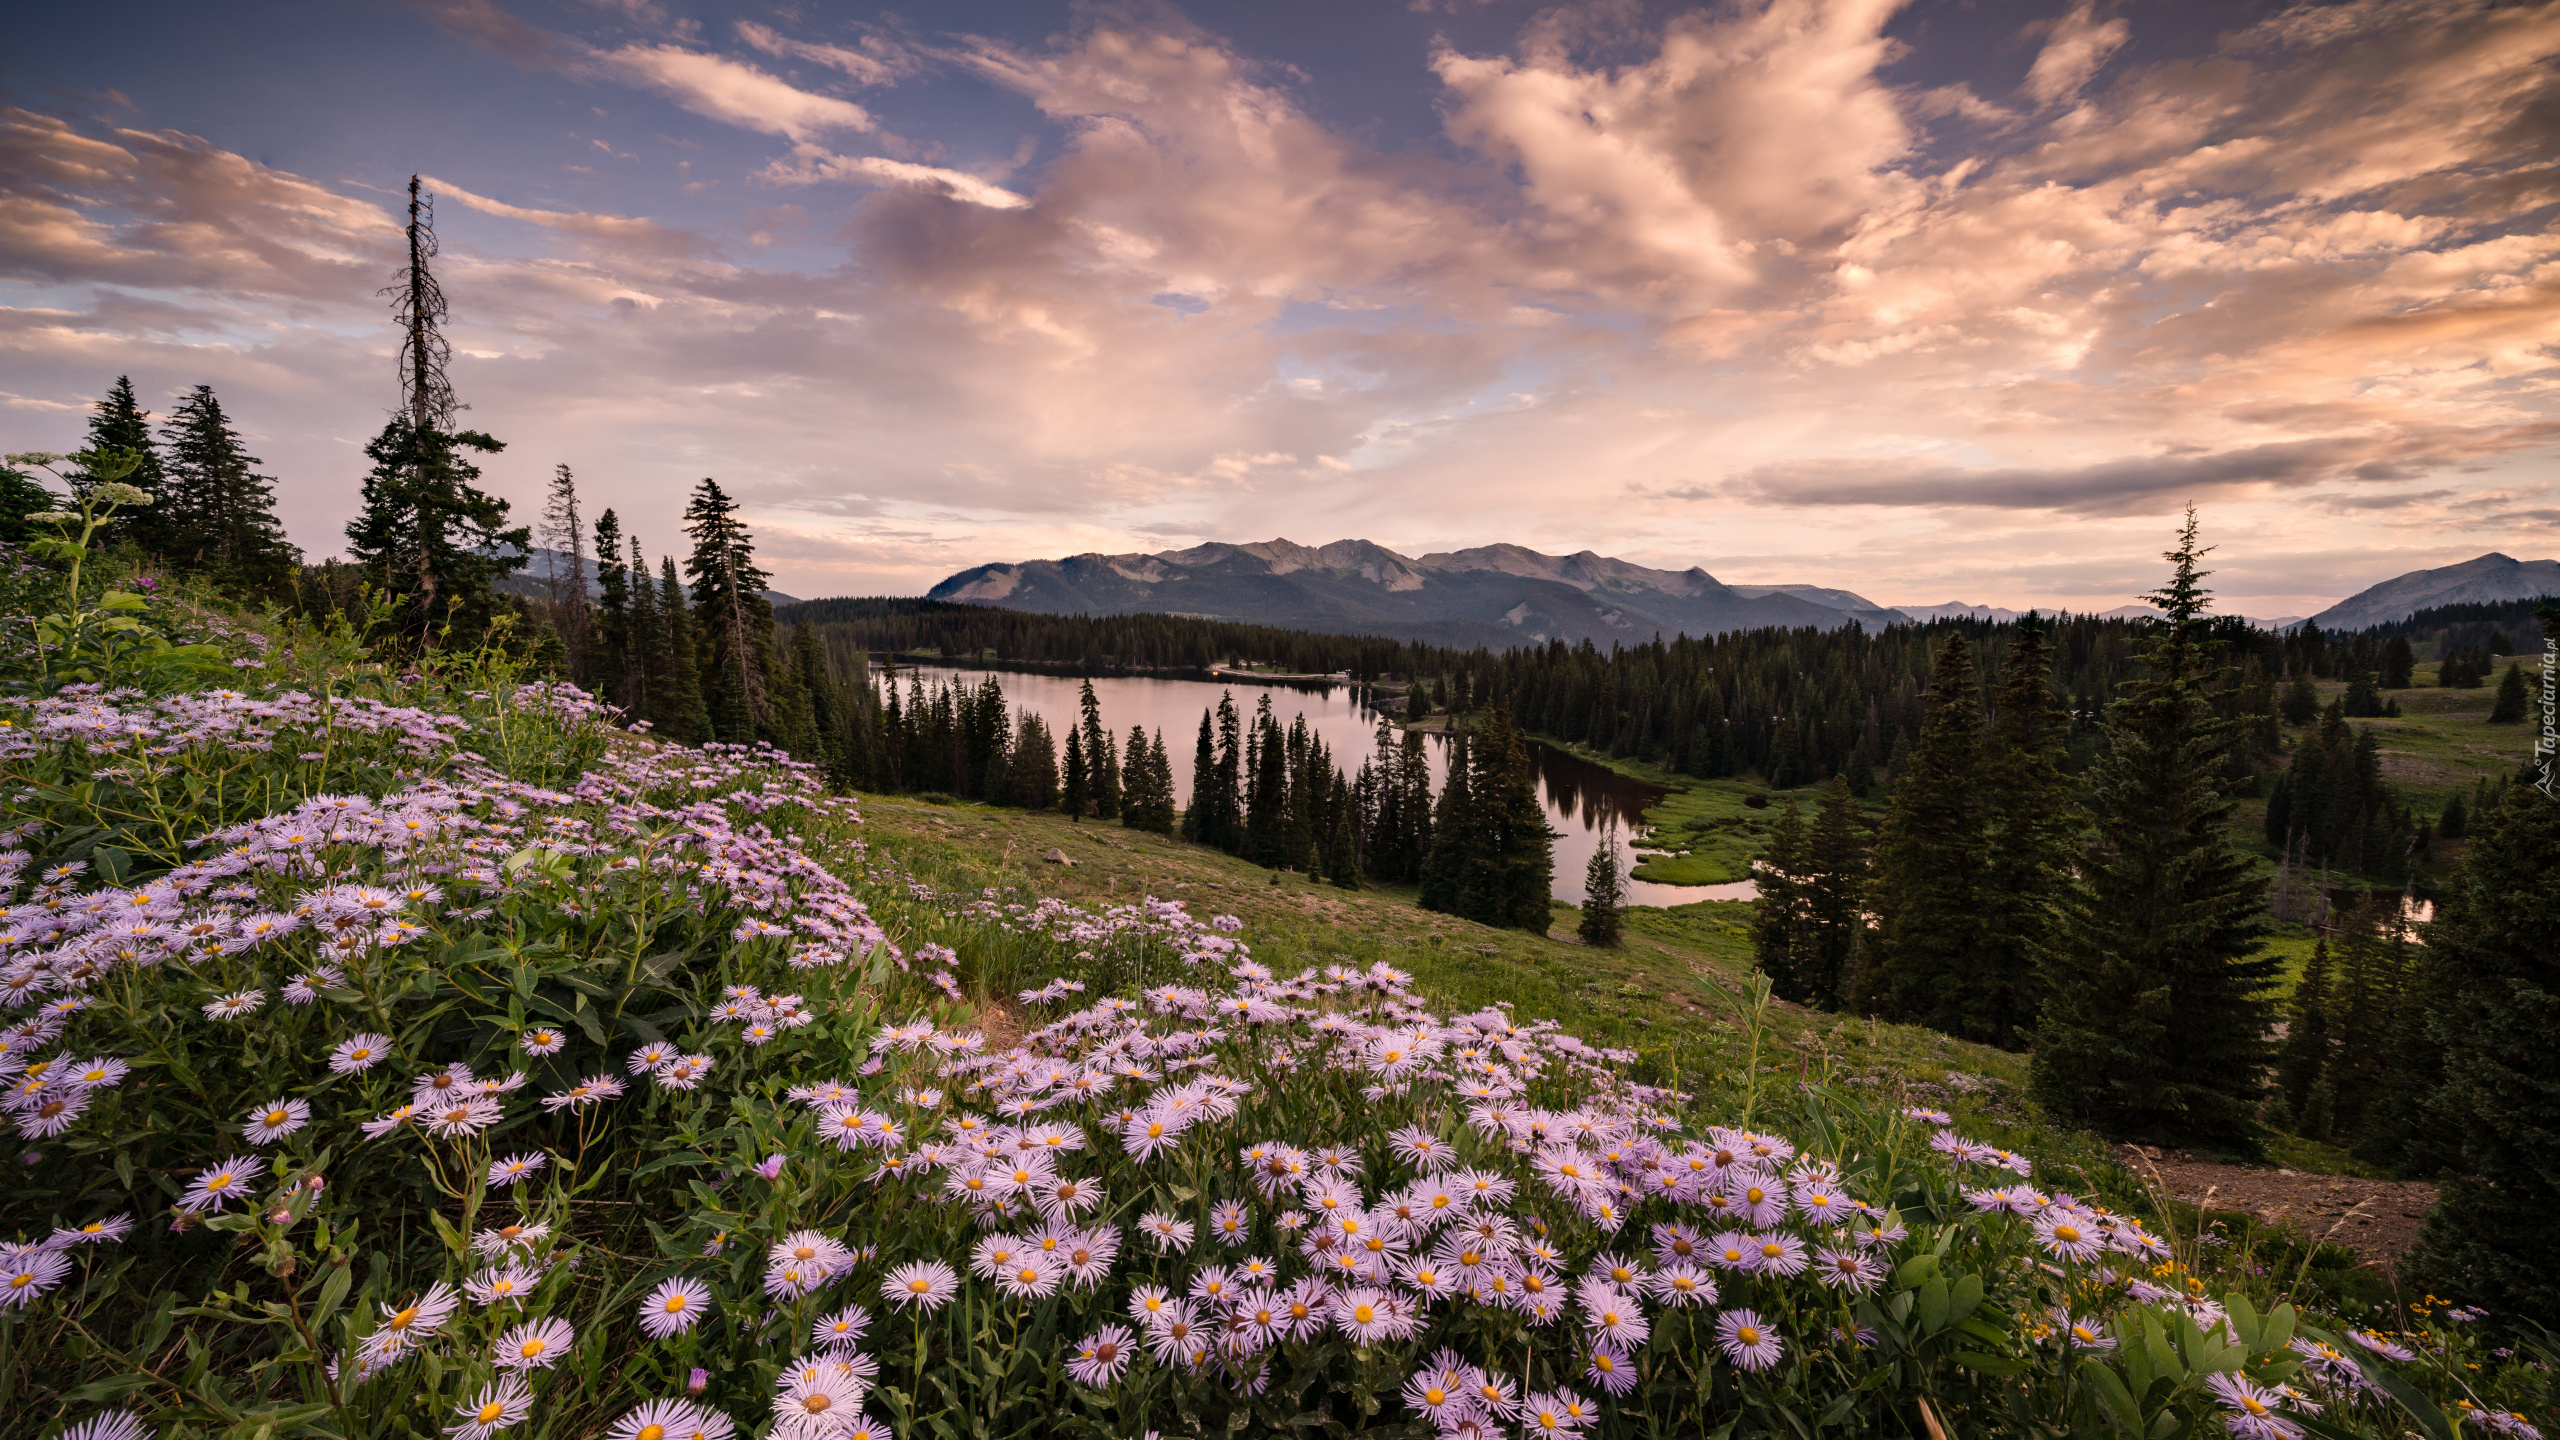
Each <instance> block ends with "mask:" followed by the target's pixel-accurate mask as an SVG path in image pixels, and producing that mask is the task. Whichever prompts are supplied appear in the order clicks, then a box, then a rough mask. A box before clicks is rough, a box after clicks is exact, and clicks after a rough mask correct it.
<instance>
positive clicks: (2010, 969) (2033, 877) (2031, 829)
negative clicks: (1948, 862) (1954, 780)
mask: <svg viewBox="0 0 2560 1440" xmlns="http://www.w3.org/2000/svg"><path fill="white" fill-rule="evenodd" d="M1993 705H1994V707H1995V708H1994V712H1993V715H1992V718H1991V722H1990V728H1989V732H1988V735H1987V740H1988V743H1987V744H1986V745H1985V747H1984V753H1983V757H1982V812H1983V822H1984V846H1983V869H1982V877H1983V883H1982V888H1981V890H1980V892H1979V894H1978V896H1977V899H1978V901H1979V903H1980V905H1981V907H1982V909H1981V912H1980V916H1979V929H1980V931H1981V934H1982V944H1981V947H1980V950H1979V951H1978V955H1979V958H1980V962H1981V963H1980V965H1979V968H1978V969H1976V970H1975V972H1974V973H1973V976H1972V980H1971V984H1972V987H1973V991H1974V993H1973V994H1971V995H1970V996H1968V997H1967V999H1966V1002H1965V1007H1964V1008H1965V1010H1966V1012H1967V1013H1968V1015H1969V1017H1970V1027H1969V1028H1970V1029H1971V1031H1972V1032H1973V1033H1974V1034H1975V1036H1976V1037H1977V1038H1980V1039H1982V1040H1984V1041H1986V1042H1988V1043H1990V1044H1993V1045H1999V1046H2004V1047H2009V1048H2015V1047H2016V1046H2018V1045H2020V1044H2021V1043H2023V1042H2024V1040H2025V1038H2026V1034H2027V1031H2028V1030H2029V1028H2030V1027H2031V1026H2032V1025H2033V1024H2034V1022H2035V1012H2036V1002H2037V989H2036V987H2037V984H2038V977H2039V975H2040V974H2041V973H2042V971H2043V970H2044V969H2045V968H2046V966H2047V964H2048V962H2049V960H2050V958H2051V955H2052V949H2053V938H2054V927H2055V924H2056V923H2057V919H2058V915H2059V910H2058V906H2059V904H2060V902H2061V899H2062V895H2063V892H2064V890H2065V889H2066V888H2067V887H2068V886H2069V884H2070V882H2071V877H2072V869H2073V859H2074V856H2073V853H2072V841H2073V839H2074V837H2075V835H2076V833H2077V831H2078V829H2079V815H2078V807H2077V806H2076V805H2075V804H2074V803H2073V801H2072V793H2071V792H2072V782H2071V776H2070V775H2069V773H2068V772H2066V771H2065V770H2064V769H2063V758H2064V749H2063V737H2064V735H2065V734H2066V732H2067V730H2068V728H2069V725H2070V717H2068V716H2066V715H2064V714H2063V713H2062V711H2061V710H2060V709H2059V708H2058V707H2056V706H2055V704H2054V703H2053V646H2052V644H2051V642H2050V640H2049V639H2048V637H2047V633H2046V630H2045V627H2044V623H2043V621H2042V619H2041V618H2040V617H2038V616H2037V615H2035V614H2034V613H2033V612H2029V613H2028V614H2027V615H2026V616H2025V617H2024V618H2023V619H2022V620H2020V622H2019V624H2018V635H2017V639H2016V640H2015V641H2014V642H2013V643H2012V644H2011V645H2010V646H2009V650H2008V653H2007V654H2006V655H2004V656H2002V657H2001V661H2000V688H1999V691H1998V693H1997V695H1996V696H1995V697H1994V700H1993Z"/></svg>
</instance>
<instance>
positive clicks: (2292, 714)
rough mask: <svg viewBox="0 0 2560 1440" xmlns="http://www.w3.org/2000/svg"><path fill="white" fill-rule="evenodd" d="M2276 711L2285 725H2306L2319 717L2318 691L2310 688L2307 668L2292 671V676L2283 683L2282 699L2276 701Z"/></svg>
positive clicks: (2309, 676) (2309, 675) (2309, 673)
mask: <svg viewBox="0 0 2560 1440" xmlns="http://www.w3.org/2000/svg"><path fill="white" fill-rule="evenodd" d="M2277 713H2278V714H2281V715H2282V716H2283V717H2284V723H2286V724H2287V725H2308V724H2310V723H2311V722H2312V721H2314V720H2316V719H2318V718H2320V692H2319V691H2318V690H2316V689H2314V688H2312V684H2311V672H2310V671H2309V670H2296V671H2294V672H2293V678H2292V679H2291V680H2289V681H2287V682H2286V683H2285V687H2284V699H2283V700H2282V701H2281V702H2279V703H2278V706H2277Z"/></svg>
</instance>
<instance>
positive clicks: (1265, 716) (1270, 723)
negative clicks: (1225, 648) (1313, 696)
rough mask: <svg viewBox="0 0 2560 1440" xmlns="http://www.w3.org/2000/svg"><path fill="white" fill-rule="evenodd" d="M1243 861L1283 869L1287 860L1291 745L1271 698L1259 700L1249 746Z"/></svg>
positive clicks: (1267, 696) (1247, 752) (1256, 702)
mask: <svg viewBox="0 0 2560 1440" xmlns="http://www.w3.org/2000/svg"><path fill="white" fill-rule="evenodd" d="M1246 764H1247V770H1246V775H1247V780H1246V785H1245V795H1244V852H1243V853H1244V858H1246V859H1247V860H1250V861H1252V862H1253V863H1254V864H1256V865H1261V866H1266V867H1268V868H1270V869H1274V870H1277V869H1280V868H1281V867H1282V866H1283V864H1284V863H1285V861H1286V855H1285V846H1284V844H1283V838H1284V837H1283V832H1284V830H1285V829H1286V828H1287V825H1288V821H1289V743H1288V739H1287V737H1286V736H1284V735H1282V734H1281V733H1280V722H1279V721H1278V720H1275V719H1273V718H1272V715H1271V696H1270V695H1269V694H1268V693H1266V694H1264V695H1262V696H1260V697H1258V698H1257V699H1256V701H1255V703H1254V707H1253V729H1252V731H1251V732H1250V733H1249V735H1248V738H1247V743H1246Z"/></svg>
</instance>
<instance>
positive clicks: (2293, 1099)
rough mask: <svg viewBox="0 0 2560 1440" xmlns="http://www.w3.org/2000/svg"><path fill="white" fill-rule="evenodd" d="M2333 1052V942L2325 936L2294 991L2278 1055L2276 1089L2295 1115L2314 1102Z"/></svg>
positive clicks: (2319, 941) (2315, 946) (2314, 947)
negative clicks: (2315, 1085) (2315, 1086)
mask: <svg viewBox="0 0 2560 1440" xmlns="http://www.w3.org/2000/svg"><path fill="white" fill-rule="evenodd" d="M2329 1052H2330V1045H2329V940H2328V937H2327V936H2322V937H2321V938H2320V939H2319V940H2317V941H2315V942H2313V944H2312V946H2311V958H2310V959H2309V960H2308V961H2306V962H2304V964H2303V967H2302V979H2301V980H2300V982H2298V983H2297V984H2295V986H2294V987H2293V1003H2292V1007H2291V1009H2290V1012H2289V1013H2288V1014H2287V1015H2286V1017H2285V1031H2284V1044H2283V1046H2282V1047H2281V1048H2280V1049H2279V1050H2278V1051H2277V1052H2276V1074H2275V1083H2276V1089H2277V1091H2278V1092H2279V1093H2281V1094H2282V1095H2283V1096H2284V1099H2285V1105H2286V1108H2287V1109H2289V1110H2291V1111H2292V1112H2293V1113H2294V1114H2296V1115H2299V1114H2301V1113H2302V1110H2303V1106H2305V1105H2306V1104H2308V1103H2309V1102H2310V1099H2311V1084H2312V1082H2313V1081H2315V1080H2318V1079H2319V1078H2320V1077H2321V1076H2322V1075H2324V1074H2326V1073H2328V1069H2329Z"/></svg>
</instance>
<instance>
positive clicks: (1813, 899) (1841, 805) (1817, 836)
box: [1797, 775, 1870, 1010]
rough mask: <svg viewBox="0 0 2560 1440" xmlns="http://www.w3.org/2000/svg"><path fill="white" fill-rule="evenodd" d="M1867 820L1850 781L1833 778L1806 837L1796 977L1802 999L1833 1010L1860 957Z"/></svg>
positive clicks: (1845, 996) (1843, 998)
mask: <svg viewBox="0 0 2560 1440" xmlns="http://www.w3.org/2000/svg"><path fill="white" fill-rule="evenodd" d="M1867 850H1868V845H1867V835H1866V828H1865V822H1864V820H1863V819H1862V818H1861V817H1860V815H1859V813H1858V803H1857V797H1856V796H1854V795H1852V794H1851V793H1850V791H1849V782H1848V781H1847V780H1846V779H1845V778H1843V777H1841V776H1837V775H1835V776H1833V777H1831V783H1830V785H1829V786H1828V787H1826V788H1825V789H1824V791H1823V794H1822V808H1821V809H1820V810H1819V811H1817V812H1815V814H1814V819H1813V824H1812V826H1811V827H1810V828H1809V829H1808V830H1807V831H1806V832H1805V837H1804V867H1803V869H1804V881H1803V892H1804V893H1803V903H1804V918H1805V922H1806V926H1807V928H1806V933H1805V937H1804V947H1803V949H1802V950H1801V951H1800V952H1799V955H1800V961H1799V965H1798V969H1797V975H1798V978H1799V980H1800V982H1801V984H1802V987H1803V990H1804V997H1803V998H1804V1003H1806V1004H1809V1005H1819V1006H1821V1007H1822V1008H1823V1009H1826V1010H1837V1009H1839V1008H1840V1007H1841V1006H1843V1005H1845V1004H1847V1003H1848V1000H1849V997H1850V994H1851V992H1852V990H1853V988H1854V986H1855V984H1856V982H1857V978H1858V967H1859V965H1860V963H1861V961H1862V959H1863V953H1862V952H1863V951H1864V949H1865V943H1864V942H1865V937H1866V933H1867V920H1866V914H1865V905H1866V896H1867V887H1868V884H1869V874H1870V871H1869V865H1868V858H1867Z"/></svg>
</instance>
